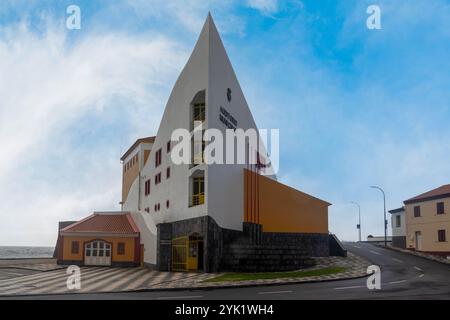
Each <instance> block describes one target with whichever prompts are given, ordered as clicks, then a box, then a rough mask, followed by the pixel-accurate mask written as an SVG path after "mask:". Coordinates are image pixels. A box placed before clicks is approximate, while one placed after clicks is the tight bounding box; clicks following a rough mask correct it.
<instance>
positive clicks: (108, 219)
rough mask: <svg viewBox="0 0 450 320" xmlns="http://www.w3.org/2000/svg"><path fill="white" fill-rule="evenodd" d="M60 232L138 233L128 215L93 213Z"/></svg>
mask: <svg viewBox="0 0 450 320" xmlns="http://www.w3.org/2000/svg"><path fill="white" fill-rule="evenodd" d="M61 231H62V232H88V233H117V234H132V233H138V232H139V229H138V227H137V226H136V224H135V222H134V220H133V218H132V217H131V214H130V213H97V212H94V213H93V214H92V215H90V216H89V217H87V218H84V219H83V220H80V221H78V222H75V223H74V224H71V225H69V226H67V227H65V228H64V229H62V230H61Z"/></svg>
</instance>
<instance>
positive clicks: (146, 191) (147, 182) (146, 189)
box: [145, 179, 150, 196]
mask: <svg viewBox="0 0 450 320" xmlns="http://www.w3.org/2000/svg"><path fill="white" fill-rule="evenodd" d="M149 194H150V179H148V180H146V181H145V195H146V196H148V195H149Z"/></svg>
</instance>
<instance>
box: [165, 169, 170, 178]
mask: <svg viewBox="0 0 450 320" xmlns="http://www.w3.org/2000/svg"><path fill="white" fill-rule="evenodd" d="M169 178H170V167H167V169H166V179H169Z"/></svg>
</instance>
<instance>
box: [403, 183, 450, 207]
mask: <svg viewBox="0 0 450 320" xmlns="http://www.w3.org/2000/svg"><path fill="white" fill-rule="evenodd" d="M448 197H450V184H446V185H443V186H440V187H439V188H436V189H433V190H431V191H428V192H425V193H422V194H419V195H418V196H415V197H413V198H411V199H408V200H405V201H404V204H411V203H417V202H422V201H429V200H437V199H442V198H448Z"/></svg>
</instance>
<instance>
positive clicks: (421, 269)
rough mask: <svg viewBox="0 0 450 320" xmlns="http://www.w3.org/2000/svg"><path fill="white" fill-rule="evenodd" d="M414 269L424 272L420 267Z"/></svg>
mask: <svg viewBox="0 0 450 320" xmlns="http://www.w3.org/2000/svg"><path fill="white" fill-rule="evenodd" d="M414 269H416V270H417V271H423V270H422V269H420V268H419V267H416V266H415V267H414Z"/></svg>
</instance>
